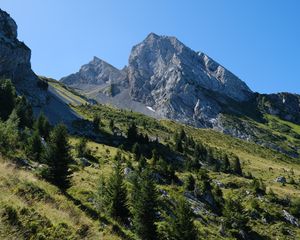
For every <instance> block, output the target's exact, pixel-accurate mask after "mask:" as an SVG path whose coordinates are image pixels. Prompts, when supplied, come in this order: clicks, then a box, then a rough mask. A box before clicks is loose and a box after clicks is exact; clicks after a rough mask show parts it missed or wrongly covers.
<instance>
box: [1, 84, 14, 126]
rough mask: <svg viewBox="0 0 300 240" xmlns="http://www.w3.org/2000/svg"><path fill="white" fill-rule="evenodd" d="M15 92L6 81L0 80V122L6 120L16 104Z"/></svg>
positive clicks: (12, 86) (11, 85)
mask: <svg viewBox="0 0 300 240" xmlns="http://www.w3.org/2000/svg"><path fill="white" fill-rule="evenodd" d="M16 97H17V94H16V90H15V87H14V85H13V84H12V82H11V81H10V80H8V79H0V120H1V119H2V120H4V121H5V120H7V119H8V117H9V115H10V114H11V112H12V110H13V109H14V107H15V104H16Z"/></svg>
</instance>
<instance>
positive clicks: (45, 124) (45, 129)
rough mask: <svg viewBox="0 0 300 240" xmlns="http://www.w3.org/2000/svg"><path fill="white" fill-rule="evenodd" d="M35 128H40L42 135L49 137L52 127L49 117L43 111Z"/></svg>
mask: <svg viewBox="0 0 300 240" xmlns="http://www.w3.org/2000/svg"><path fill="white" fill-rule="evenodd" d="M34 128H35V129H36V130H38V132H39V134H40V135H41V136H42V137H44V138H45V139H48V137H49V133H50V129H51V127H50V123H49V121H48V119H47V118H46V117H45V115H44V114H43V113H40V115H39V116H38V118H37V120H36V122H35V123H34Z"/></svg>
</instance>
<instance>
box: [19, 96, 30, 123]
mask: <svg viewBox="0 0 300 240" xmlns="http://www.w3.org/2000/svg"><path fill="white" fill-rule="evenodd" d="M15 110H16V112H17V115H18V117H19V119H20V124H19V126H20V127H21V128H24V127H29V128H31V127H32V123H33V112H32V108H31V106H30V104H29V103H28V102H27V100H26V98H25V97H24V96H21V97H19V98H17V104H16V107H15Z"/></svg>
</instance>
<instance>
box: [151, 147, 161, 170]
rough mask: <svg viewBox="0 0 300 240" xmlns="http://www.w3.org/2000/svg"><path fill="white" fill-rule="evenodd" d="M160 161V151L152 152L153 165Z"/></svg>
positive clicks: (154, 150)
mask: <svg viewBox="0 0 300 240" xmlns="http://www.w3.org/2000/svg"><path fill="white" fill-rule="evenodd" d="M158 160H159V154H158V151H157V150H156V149H153V150H152V165H154V166H155V165H156V163H157V162H158Z"/></svg>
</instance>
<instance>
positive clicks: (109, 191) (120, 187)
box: [104, 161, 129, 223]
mask: <svg viewBox="0 0 300 240" xmlns="http://www.w3.org/2000/svg"><path fill="white" fill-rule="evenodd" d="M104 198H105V203H106V205H107V211H108V214H109V215H110V216H111V217H113V218H114V219H116V220H121V221H122V222H124V223H126V222H127V219H128V217H129V210H128V206H127V190H126V186H125V183H124V173H123V168H122V165H121V161H115V166H114V171H113V174H112V175H111V176H110V178H109V179H108V182H107V184H106V191H105V196H104Z"/></svg>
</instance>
